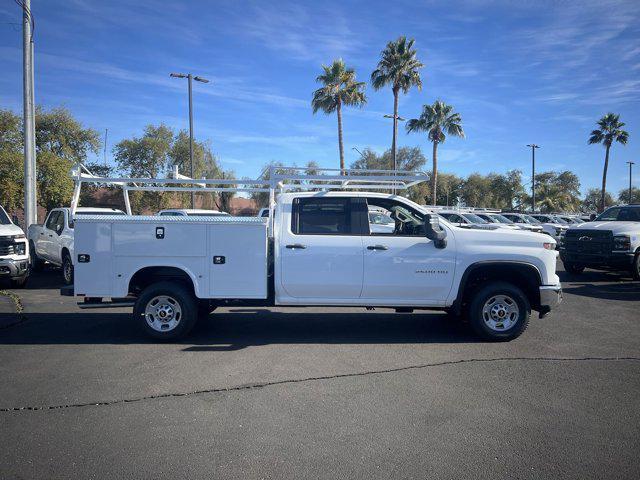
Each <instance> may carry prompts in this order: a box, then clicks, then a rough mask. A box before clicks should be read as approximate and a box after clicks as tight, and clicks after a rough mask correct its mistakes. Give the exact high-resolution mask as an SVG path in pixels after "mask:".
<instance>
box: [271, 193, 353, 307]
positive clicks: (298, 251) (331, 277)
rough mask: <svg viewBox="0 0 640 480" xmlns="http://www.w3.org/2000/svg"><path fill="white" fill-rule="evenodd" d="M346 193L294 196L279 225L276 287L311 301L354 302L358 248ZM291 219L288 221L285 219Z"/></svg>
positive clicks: (329, 302)
mask: <svg viewBox="0 0 640 480" xmlns="http://www.w3.org/2000/svg"><path fill="white" fill-rule="evenodd" d="M352 200H353V199H351V198H349V197H327V196H315V197H300V198H294V199H293V202H292V204H290V205H288V207H289V208H290V209H291V212H290V215H289V212H287V211H285V212H283V213H284V214H283V215H282V217H281V218H282V219H283V222H282V224H281V225H280V239H279V242H278V245H279V247H278V248H279V249H280V250H279V261H280V278H279V281H280V286H281V288H282V291H283V293H284V294H285V295H286V296H288V297H293V298H296V299H300V300H301V303H303V301H302V299H309V300H310V301H311V302H312V303H317V304H332V303H336V301H338V303H341V302H348V301H349V300H352V301H353V302H357V301H358V299H359V297H360V292H361V290H362V275H363V257H364V253H363V248H362V236H361V230H360V229H361V226H360V224H359V220H357V219H358V218H359V217H358V216H357V214H356V212H355V209H354V208H353V205H352ZM289 219H290V221H287V220H289Z"/></svg>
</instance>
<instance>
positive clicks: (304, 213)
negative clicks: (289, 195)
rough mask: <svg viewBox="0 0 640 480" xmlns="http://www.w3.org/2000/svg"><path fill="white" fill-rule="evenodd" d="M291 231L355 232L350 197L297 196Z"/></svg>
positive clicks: (309, 233) (334, 233) (311, 232)
mask: <svg viewBox="0 0 640 480" xmlns="http://www.w3.org/2000/svg"><path fill="white" fill-rule="evenodd" d="M293 207H294V211H293V215H292V220H291V221H292V225H291V231H292V232H293V233H294V234H296V235H350V234H352V233H353V230H354V229H353V228H352V225H353V223H354V222H352V213H351V202H350V199H349V198H335V197H333V198H296V199H294V203H293Z"/></svg>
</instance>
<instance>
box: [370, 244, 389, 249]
mask: <svg viewBox="0 0 640 480" xmlns="http://www.w3.org/2000/svg"><path fill="white" fill-rule="evenodd" d="M367 250H389V247H387V246H386V245H369V246H368V247H367Z"/></svg>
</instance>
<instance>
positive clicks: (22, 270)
mask: <svg viewBox="0 0 640 480" xmlns="http://www.w3.org/2000/svg"><path fill="white" fill-rule="evenodd" d="M28 274H29V260H28V259H24V260H13V259H7V258H3V259H0V278H22V277H26V276H27V275H28Z"/></svg>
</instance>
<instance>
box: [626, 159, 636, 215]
mask: <svg viewBox="0 0 640 480" xmlns="http://www.w3.org/2000/svg"><path fill="white" fill-rule="evenodd" d="M627 163H628V164H629V201H628V202H627V203H628V204H629V205H631V168H632V166H633V165H635V162H627Z"/></svg>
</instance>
